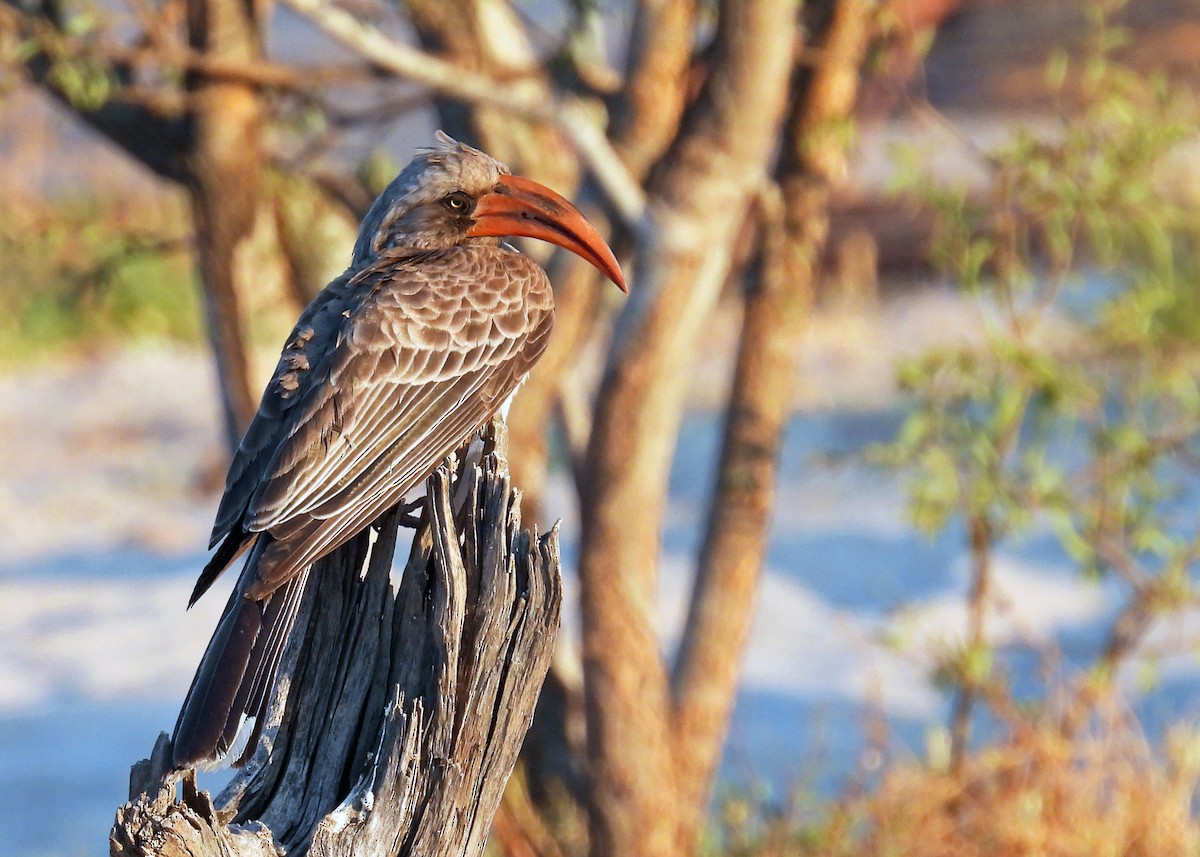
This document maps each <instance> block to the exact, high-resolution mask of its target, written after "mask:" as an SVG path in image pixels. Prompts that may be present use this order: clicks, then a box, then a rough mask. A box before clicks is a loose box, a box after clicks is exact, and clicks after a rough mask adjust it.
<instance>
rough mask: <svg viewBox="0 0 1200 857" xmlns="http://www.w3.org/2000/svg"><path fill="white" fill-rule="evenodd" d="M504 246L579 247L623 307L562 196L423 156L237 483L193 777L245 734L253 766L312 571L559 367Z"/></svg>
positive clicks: (294, 340) (604, 258) (382, 207)
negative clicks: (532, 381) (548, 367)
mask: <svg viewBox="0 0 1200 857" xmlns="http://www.w3.org/2000/svg"><path fill="white" fill-rule="evenodd" d="M504 236H527V237H531V238H539V239H542V240H545V241H550V242H552V243H554V244H557V245H559V246H561V247H565V248H566V249H568V250H571V251H572V252H574V253H577V254H578V255H580V256H582V257H583V258H584V259H586V260H587V261H589V262H591V263H592V264H593V265H595V266H596V267H597V268H599V269H600V270H601V271H603V272H604V274H606V275H607V276H608V277H609V278H610V279H611V280H612V281H613V282H614V283H616V284H617V285H618V286H619V287H620V288H621V289H622V290H626V286H625V280H624V277H623V276H622V274H621V270H620V267H619V266H618V264H617V261H616V259H615V258H614V257H613V254H612V251H611V250H610V249H609V247H608V245H607V244H605V242H604V239H603V238H601V237H600V235H599V233H597V232H596V230H595V229H594V228H593V227H592V226H591V225H590V224H589V223H588V222H587V221H586V220H585V219H584V217H583V215H582V214H581V213H580V212H579V210H578V209H576V208H575V207H574V206H573V205H571V203H569V202H568V201H567V200H565V199H563V198H562V197H561V196H559V195H558V194H557V193H555V192H554V191H552V190H550V189H549V188H546V187H543V186H542V185H540V184H538V183H537V182H534V181H531V180H529V179H524V178H519V177H517V176H514V175H512V174H511V173H510V172H509V170H508V169H507V168H506V167H505V166H504V165H503V164H501V163H500V162H498V161H496V160H495V159H494V158H492V157H490V156H488V155H486V154H484V153H483V152H481V151H479V150H477V149H473V148H471V147H470V146H466V145H463V144H461V143H458V142H456V141H454V140H452V139H451V138H449V137H447V136H445V135H444V134H439V135H438V145H437V146H436V147H434V148H432V149H427V150H422V151H419V152H418V153H417V155H416V157H415V158H414V159H413V161H412V162H411V163H409V165H408V166H407V167H405V168H404V170H403V171H401V173H400V174H399V175H398V176H397V177H396V178H395V179H394V180H393V181H392V183H391V184H390V185H388V187H387V188H386V189H385V190H384V191H383V193H382V194H380V196H379V198H378V199H376V200H375V202H374V204H373V205H372V206H371V208H370V210H369V211H368V212H367V215H366V217H365V219H364V220H363V224H362V227H361V228H360V230H359V234H358V240H357V242H356V244H355V247H354V253H353V257H352V260H351V264H350V267H349V269H348V270H347V271H346V272H345V273H343V274H342V275H341V276H339V277H338V278H337V279H335V280H334V281H333V282H332V283H330V284H329V285H328V286H326V287H325V289H324V290H322V291H321V293H320V294H318V295H317V297H316V298H315V299H314V300H313V302H312V303H311V304H309V306H308V307H307V308H306V309H305V310H304V312H303V313H302V314H301V316H300V320H299V321H298V322H297V324H296V327H295V329H294V330H293V331H292V333H291V335H290V336H289V337H288V340H287V343H286V345H285V346H284V348H283V353H282V354H281V356H280V358H279V364H278V366H277V367H276V369H275V372H274V375H273V376H272V378H271V381H270V383H269V384H268V385H267V388H266V391H265V392H264V393H263V397H262V402H261V403H260V404H259V407H258V412H257V413H256V414H255V416H254V419H253V420H252V422H251V423H250V426H249V428H248V429H247V430H246V434H245V436H244V437H243V438H242V441H241V444H240V446H239V447H238V450H237V452H236V453H235V455H234V457H233V462H232V463H231V465H230V467H229V474H228V476H227V478H226V482H225V493H224V496H223V497H222V498H221V502H220V505H219V508H218V510H217V515H216V523H215V525H214V527H213V532H212V539H211V541H210V543H209V548H210V549H212V548H214V547H215V548H216V553H215V554H214V555H213V557H212V560H211V561H210V562H209V563H208V564H207V565H206V566H205V568H204V570H203V571H202V572H201V574H200V577H199V580H198V581H197V582H196V587H195V590H194V591H193V592H192V596H191V599H190V600H189V602H188V606H189V607H190V606H191V605H192V604H194V603H195V602H196V599H198V598H199V597H200V596H201V595H203V594H204V592H205V591H206V590H207V589H208V588H209V586H211V585H212V583H213V581H214V580H215V579H216V578H217V577H218V576H219V575H220V574H221V572H222V571H224V570H225V568H226V567H228V566H229V565H230V564H231V563H232V562H233V561H234V560H235V559H236V558H237V557H238V556H239V555H241V554H242V553H243V552H244V551H245V552H247V553H246V556H247V559H246V563H245V566H244V568H243V569H242V573H241V576H240V577H239V578H238V581H237V584H236V586H235V587H234V591H233V594H232V595H231V596H230V599H229V602H228V604H227V605H226V607H225V612H224V614H223V615H222V617H221V619H220V622H219V623H218V625H217V628H216V631H215V632H214V633H213V637H212V640H211V641H210V642H209V644H208V649H207V650H206V651H205V653H204V657H203V659H202V660H201V661H200V666H199V667H198V669H197V671H196V676H195V678H194V679H193V680H192V685H191V689H190V690H189V691H188V694H187V697H186V699H185V700H184V703H183V708H182V710H181V711H180V713H179V719H178V720H177V722H176V724H175V734H174V736H173V739H172V743H173V748H174V749H173V762H174V765H175V767H176V769H182V768H187V767H193V766H197V765H200V766H204V767H208V766H212V765H214V764H217V763H220V762H222V761H225V760H227V757H229V756H231V755H234V754H233V753H231V752H230V751H231V748H233V747H235V743H240V741H238V740H237V739H238V738H239V732H241V737H242V738H245V739H246V745H245V748H244V749H243V750H242V751H241V752H240V753H239V754H237V758H236V759H234V760H233V763H234V764H235V765H240V764H242V763H244V762H245V761H246V760H247V759H249V757H250V755H251V754H252V753H253V751H254V748H255V745H256V744H257V741H258V738H259V733H260V732H261V729H262V724H263V720H264V715H265V713H266V706H267V701H268V699H269V697H270V691H271V687H272V684H273V683H274V678H275V672H276V667H277V666H278V663H279V659H280V656H281V655H282V652H283V647H284V643H285V641H286V640H287V637H288V634H289V632H290V630H291V626H292V624H293V621H294V619H295V616H296V611H297V608H298V606H299V604H300V597H301V594H302V593H303V591H304V584H305V580H306V578H307V576H308V573H309V569H310V568H311V567H312V565H313V563H315V562H316V561H317V560H319V559H321V558H322V557H324V556H325V555H327V554H329V553H330V552H331V551H333V550H335V549H337V548H338V547H340V546H341V545H343V544H345V543H346V542H348V541H349V540H350V539H351V538H353V537H354V536H355V535H356V534H358V533H360V532H362V531H363V529H365V528H366V527H368V526H370V525H371V524H372V522H374V521H375V520H376V519H377V518H378V517H379V516H380V515H381V514H382V513H383V512H385V511H387V510H388V509H390V508H392V507H393V506H396V505H397V504H399V503H401V502H402V501H403V500H404V499H405V497H406V495H408V494H410V493H412V492H414V489H417V488H419V486H421V484H422V483H423V482H424V480H425V479H426V477H428V476H429V474H430V473H431V472H432V471H433V470H434V469H435V468H436V467H437V466H438V464H440V463H441V462H442V461H443V460H444V459H445V458H446V457H447V456H448V455H450V453H452V452H454V451H455V450H456V449H458V448H459V447H460V446H462V445H463V444H464V443H465V442H467V441H468V440H469V439H470V438H471V436H472V435H473V434H474V433H475V432H477V431H478V430H479V429H481V428H482V427H483V426H484V425H485V424H486V423H487V422H488V420H489V419H491V417H492V415H493V414H494V413H496V411H498V410H499V409H500V408H501V407H502V406H503V405H505V403H506V402H507V400H508V399H509V398H510V397H511V396H512V394H513V392H514V391H515V390H516V389H517V387H518V386H519V385H520V384H521V382H522V380H524V378H525V376H526V375H527V374H528V372H529V370H530V368H531V367H532V366H533V364H534V363H535V362H536V361H537V359H538V357H539V356H541V354H542V352H543V351H544V350H545V348H546V344H547V341H548V338H549V336H550V328H551V326H552V324H553V321H554V302H553V298H552V295H551V290H550V283H549V280H548V279H547V277H546V274H545V272H544V271H543V270H542V269H541V268H540V267H539V266H538V265H537V263H535V262H534V261H533V260H532V259H530V258H529V257H528V256H525V255H522V254H521V253H519V252H518V251H517V250H515V249H513V248H512V247H511V246H509V245H507V244H505V243H503V242H502V241H501V238H503V237H504ZM247 721H253V722H252V723H248V722H247ZM246 736H249V737H248V738H246Z"/></svg>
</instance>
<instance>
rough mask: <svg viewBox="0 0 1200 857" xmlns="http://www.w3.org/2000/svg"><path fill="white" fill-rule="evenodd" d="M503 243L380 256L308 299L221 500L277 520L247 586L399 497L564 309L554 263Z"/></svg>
mask: <svg viewBox="0 0 1200 857" xmlns="http://www.w3.org/2000/svg"><path fill="white" fill-rule="evenodd" d="M497 250H498V248H495V247H490V248H470V247H463V248H457V249H456V250H455V251H449V252H446V253H443V254H430V255H427V256H425V257H423V258H422V259H421V260H420V264H415V263H412V262H411V261H408V260H399V261H397V260H395V259H383V260H380V261H379V262H377V263H375V264H374V265H373V266H371V267H370V268H368V269H366V270H364V271H363V272H360V273H359V274H357V275H356V276H354V277H353V278H346V279H345V280H344V285H343V287H342V288H341V289H340V293H339V294H338V295H335V296H333V297H332V298H326V300H325V301H324V305H323V308H319V309H318V310H316V311H312V310H313V308H312V307H310V311H306V313H305V316H303V317H302V318H301V324H300V325H298V326H297V332H295V333H294V334H293V339H292V341H291V342H290V343H289V348H285V350H284V354H283V356H282V357H281V358H280V363H279V366H278V367H277V369H276V374H275V377H274V378H273V379H272V383H271V385H270V386H269V388H268V391H267V393H266V394H264V398H263V405H262V406H261V407H260V412H259V417H263V416H264V414H269V415H270V419H269V420H268V419H264V421H263V423H264V424H263V425H258V423H259V417H256V419H255V424H252V426H251V430H250V431H249V432H248V433H247V439H246V440H244V441H243V444H242V447H241V448H240V449H239V451H238V457H237V459H236V460H235V464H234V467H233V468H231V472H230V479H229V482H228V486H227V490H226V497H225V498H224V499H223V501H222V504H221V510H220V512H219V514H218V526H219V527H220V526H224V529H223V530H222V531H221V532H220V533H218V535H224V534H228V533H229V532H230V531H231V529H232V528H234V527H241V529H242V531H243V532H244V533H245V535H246V537H247V538H250V537H252V535H253V534H254V533H258V532H267V533H269V534H270V537H271V543H270V544H269V545H268V546H267V547H266V549H265V550H264V552H263V555H262V557H261V559H260V560H259V562H258V564H257V574H256V578H255V580H254V581H253V583H252V584H251V586H250V588H249V589H248V590H247V595H248V596H249V597H252V598H262V597H265V596H266V595H267V594H269V593H270V592H272V591H274V590H275V589H276V588H277V587H278V586H280V585H282V584H283V583H285V582H286V581H287V580H289V579H291V578H292V577H294V576H295V575H296V574H297V573H299V572H300V571H302V570H303V569H304V568H306V567H307V566H308V565H310V564H311V563H312V562H314V561H315V560H317V559H319V558H320V557H321V556H324V555H325V554H326V553H328V552H329V551H331V550H333V549H334V548H336V547H338V546H339V545H341V544H343V543H345V542H346V541H347V540H348V539H349V538H351V537H352V536H353V535H354V534H355V533H356V532H359V531H360V530H361V529H362V528H363V527H365V526H367V525H368V524H369V523H370V522H371V521H372V520H374V519H375V518H376V517H378V515H379V514H381V513H382V512H383V511H385V510H386V509H387V508H389V507H390V506H392V505H394V504H395V503H397V502H399V501H400V500H401V499H402V498H403V496H404V495H405V494H407V493H408V492H410V491H412V490H413V489H414V488H415V487H416V486H418V485H419V484H420V483H421V482H422V481H423V480H424V479H425V477H426V476H427V475H428V474H429V473H430V472H431V471H432V470H433V469H434V468H435V467H436V466H437V465H438V464H439V463H440V462H441V461H442V460H443V459H444V458H445V457H446V456H447V455H448V454H450V453H451V452H453V451H454V450H455V449H456V448H458V446H460V445H461V444H462V443H463V442H464V441H465V440H466V439H467V438H468V437H469V436H470V435H471V433H473V432H474V431H476V430H478V429H479V428H480V427H482V426H483V425H484V424H485V423H486V422H487V420H488V419H489V418H490V417H491V416H492V414H493V413H495V411H496V410H497V409H498V408H499V407H500V405H501V404H503V402H504V401H505V400H506V399H507V398H508V396H509V395H511V393H512V392H513V390H515V389H516V387H517V386H518V385H519V384H520V382H521V381H522V380H523V378H524V377H525V375H526V373H527V372H528V371H529V369H530V368H531V367H532V365H533V363H534V362H535V361H536V360H537V358H538V357H539V356H540V355H541V353H542V351H543V350H544V349H545V346H546V342H547V340H548V336H549V331H550V327H551V325H552V323H553V308H552V304H551V302H550V295H549V287H548V284H546V283H545V274H544V273H543V272H542V271H541V269H540V268H538V267H537V266H536V265H535V264H534V263H533V262H532V261H530V260H528V259H526V258H525V257H523V256H520V255H519V254H517V253H516V252H515V251H507V250H503V251H500V252H497ZM522 278H524V279H522ZM529 278H537V279H536V280H530V279H529ZM331 289H332V287H331ZM497 293H499V294H497ZM315 305H316V304H315V303H314V306H315ZM300 340H303V341H300ZM293 344H295V347H294V348H293V347H292V345H293ZM271 421H273V424H274V431H273V432H272V431H271V430H270V429H271V426H270V425H269V423H270V422H271ZM235 471H236V473H235Z"/></svg>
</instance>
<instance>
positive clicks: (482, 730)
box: [111, 455, 562, 857]
mask: <svg viewBox="0 0 1200 857" xmlns="http://www.w3.org/2000/svg"><path fill="white" fill-rule="evenodd" d="M464 470H465V474H464V475H463V476H462V477H461V478H463V479H466V480H468V484H467V485H466V486H465V487H466V489H467V490H466V491H463V492H458V491H456V485H455V482H456V481H458V475H457V472H456V470H455V469H452V468H443V469H442V470H439V471H438V472H437V473H435V474H434V476H433V477H431V479H430V482H429V486H428V487H429V491H428V493H429V499H428V502H427V516H426V523H425V524H424V525H423V526H422V528H421V529H420V530H419V531H418V532H417V534H416V535H415V537H414V539H413V543H412V548H411V550H410V554H409V559H408V563H407V565H406V568H405V570H404V574H403V576H402V578H401V581H400V584H399V587H398V588H397V589H395V590H393V587H392V584H391V574H390V571H391V565H392V557H393V555H394V551H395V547H396V533H397V528H398V524H399V517H398V515H397V514H396V512H395V511H393V512H390V513H388V515H386V516H384V518H383V519H381V520H380V521H379V522H377V525H376V527H375V528H374V529H373V530H372V531H371V532H368V533H364V534H363V535H361V536H360V537H359V538H357V539H356V540H355V541H353V542H351V543H350V544H348V545H346V546H345V547H344V548H342V549H340V550H339V551H336V552H335V553H334V554H332V555H331V556H330V557H327V558H326V559H325V560H322V561H321V563H318V564H317V565H316V566H314V568H313V571H312V574H311V577H310V583H309V586H308V591H306V593H305V595H304V604H303V605H302V607H301V609H300V614H299V616H298V617H297V620H296V625H295V630H294V632H293V636H292V639H291V640H290V641H289V643H288V649H287V651H286V652H285V655H284V659H283V663H282V664H281V667H280V678H279V680H278V682H277V685H276V689H275V691H274V693H275V697H274V699H273V701H272V705H271V708H270V711H269V713H268V727H267V732H266V734H265V735H264V738H263V740H262V742H261V744H260V746H259V749H258V751H257V752H256V753H255V756H254V758H252V759H251V760H250V762H249V763H248V764H247V766H246V768H245V769H244V770H243V771H242V772H241V773H240V774H239V775H238V776H237V777H236V778H235V780H234V781H233V782H232V783H231V784H230V785H229V786H228V787H227V788H226V790H225V791H224V792H223V793H222V794H221V796H220V797H219V799H218V800H217V801H216V803H215V804H214V802H213V801H212V800H211V799H210V798H209V796H208V794H207V793H203V792H202V793H196V790H195V785H194V780H193V779H192V778H191V777H190V776H185V777H184V781H183V796H182V798H181V799H176V794H175V779H177V778H178V777H179V774H178V773H169V772H164V770H163V764H162V760H163V759H164V758H169V746H166V745H164V744H163V742H165V740H166V737H165V736H163V738H162V739H160V746H159V747H156V752H155V754H154V756H152V758H151V759H150V760H147V761H146V762H143V763H139V765H138V766H135V770H134V773H133V776H132V780H131V791H133V792H136V793H137V794H135V795H133V796H132V798H131V801H130V803H128V804H126V805H125V806H123V807H121V808H120V809H119V810H118V813H117V823H116V825H115V826H114V828H113V833H112V848H111V853H112V854H113V855H114V857H149V855H157V857H217V855H226V857H243V855H245V857H249V855H256V857H257V855H274V854H280V853H287V854H289V855H303V854H311V855H322V857H362V855H372V857H377V855H418V854H419V855H432V857H436V855H455V857H458V855H478V854H481V853H482V852H483V849H484V846H485V844H486V842H487V838H488V834H489V830H490V826H491V821H492V818H493V816H494V815H495V813H496V810H497V808H498V807H499V805H500V800H501V797H502V796H503V793H504V788H505V784H506V783H507V781H508V778H509V775H510V774H511V773H512V769H513V766H514V764H515V763H516V759H517V753H518V751H519V750H520V746H521V742H522V740H523V739H524V736H525V732H526V731H527V729H528V728H529V724H530V722H531V720H532V717H533V710H534V706H535V704H536V702H537V697H538V694H539V692H540V690H541V686H542V682H543V680H544V679H545V675H546V671H547V670H548V669H549V665H550V658H551V655H552V653H553V649H554V638H555V634H556V633H557V630H558V625H559V615H560V611H561V605H562V582H561V578H560V576H559V555H558V534H557V531H552V532H550V533H549V534H547V535H545V536H542V537H540V538H539V537H538V536H537V535H536V534H530V533H529V532H525V531H522V530H521V529H520V524H521V520H520V511H519V494H518V492H516V491H515V490H514V489H513V488H512V486H511V485H510V482H509V478H508V474H507V469H506V468H505V467H504V466H503V463H502V458H498V457H497V456H496V455H488V456H486V457H485V459H484V461H483V463H482V465H481V466H480V467H467V468H464ZM464 496H465V502H464V503H460V505H462V506H463V507H462V508H459V509H456V508H455V505H454V503H453V500H452V498H454V497H464Z"/></svg>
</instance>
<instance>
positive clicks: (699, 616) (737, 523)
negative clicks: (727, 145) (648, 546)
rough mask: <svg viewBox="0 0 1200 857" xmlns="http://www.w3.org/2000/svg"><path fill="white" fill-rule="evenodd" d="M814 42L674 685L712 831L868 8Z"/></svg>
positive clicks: (829, 13) (833, 17)
mask: <svg viewBox="0 0 1200 857" xmlns="http://www.w3.org/2000/svg"><path fill="white" fill-rule="evenodd" d="M809 7H810V8H809V12H810V13H813V14H812V17H815V18H819V19H820V23H819V24H818V25H816V26H815V27H813V30H812V33H813V41H812V43H811V44H810V45H809V46H808V48H809V49H810V50H811V55H813V56H815V57H816V59H815V61H814V63H813V64H812V66H811V67H810V66H809V65H807V64H803V65H800V66H798V69H797V71H796V73H795V76H796V77H797V78H798V79H797V80H794V81H793V85H792V88H791V93H792V95H791V104H790V105H789V115H788V121H787V123H786V126H785V130H784V135H783V136H784V145H783V155H782V157H781V160H780V167H779V171H778V172H779V175H780V181H781V182H782V183H783V186H784V188H785V191H784V193H783V194H780V193H778V192H777V191H775V190H774V189H771V190H770V191H768V192H766V193H765V194H764V202H765V204H764V205H763V206H762V209H763V218H762V219H763V220H764V221H765V223H764V229H763V239H762V256H761V260H760V265H759V271H758V276H757V279H756V281H755V282H754V283H753V285H752V286H751V288H750V289H749V292H748V294H747V296H746V310H745V315H744V317H743V322H742V333H741V336H740V338H739V341H738V353H737V363H736V368H735V374H734V381H733V386H732V388H731V390H730V394H729V403H728V405H727V406H726V409H725V433H724V439H723V442H722V448H721V461H720V465H719V466H718V469H717V480H716V486H715V488H714V490H713V496H712V502H711V505H710V507H709V512H708V522H707V526H706V527H705V541H704V546H703V548H702V550H701V552H700V559H699V563H698V567H697V572H696V582H695V585H694V589H693V593H692V599H691V604H690V608H689V613H688V620H687V623H686V625H685V630H684V635H683V640H682V641H681V643H680V647H679V658H678V660H677V662H676V665H675V671H674V674H673V676H672V684H673V687H672V689H673V699H674V704H675V726H676V728H675V732H674V734H675V740H676V759H677V760H678V763H679V766H680V770H679V774H680V785H681V789H682V797H683V799H682V801H681V803H682V805H683V806H685V807H687V808H689V809H690V810H691V811H692V813H693V815H692V817H691V819H690V820H689V822H688V828H689V830H690V831H691V835H692V836H693V837H694V836H696V835H698V834H699V833H700V832H701V830H702V825H703V822H704V818H705V809H706V807H707V804H708V800H709V793H710V790H711V788H712V781H713V777H714V775H715V773H716V768H717V765H718V763H719V762H720V757H721V748H722V746H723V745H724V742H725V733H726V730H727V729H728V727H729V718H730V716H731V714H732V711H733V703H734V699H735V697H736V693H737V682H738V677H739V675H740V672H741V661H742V655H743V653H744V651H745V647H746V641H747V638H748V636H749V633H750V625H751V622H752V620H753V618H754V608H755V605H756V603H757V594H758V587H759V582H760V580H761V577H762V571H763V563H764V558H765V555H766V548H767V536H768V532H769V526H770V515H771V509H772V508H773V506H774V503H775V484H776V481H777V472H776V471H777V465H778V457H779V446H780V442H781V440H782V437H783V430H784V426H785V425H786V422H787V419H788V417H789V416H790V414H791V402H792V395H793V384H794V379H795V377H796V361H797V359H798V356H799V349H798V348H797V345H798V343H799V340H800V337H801V336H802V334H803V330H804V325H805V323H806V321H807V319H808V315H809V311H810V309H811V307H812V302H813V296H814V294H815V292H816V279H817V277H818V273H819V264H818V260H819V258H820V256H821V252H822V249H823V248H824V245H825V238H826V235H827V234H828V231H829V212H828V209H829V205H828V204H829V192H830V188H831V187H832V185H833V184H834V183H835V182H836V181H837V179H838V177H839V176H840V175H841V174H842V173H843V169H844V166H845V157H846V138H845V135H844V134H843V133H840V132H839V129H840V128H842V127H843V126H844V123H845V122H847V121H849V117H850V115H851V113H852V111H853V107H854V99H855V94H856V92H857V88H858V69H859V66H860V64H861V62H862V56H863V52H864V50H865V49H866V43H867V36H868V33H869V31H870V14H871V7H870V3H869V2H868V0H824V2H820V3H810V4H809Z"/></svg>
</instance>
